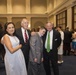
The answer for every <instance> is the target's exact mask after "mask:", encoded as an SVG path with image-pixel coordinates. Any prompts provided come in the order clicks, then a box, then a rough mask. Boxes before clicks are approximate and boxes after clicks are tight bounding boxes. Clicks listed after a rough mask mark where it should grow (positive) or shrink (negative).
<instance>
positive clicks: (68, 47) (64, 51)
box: [63, 43, 71, 55]
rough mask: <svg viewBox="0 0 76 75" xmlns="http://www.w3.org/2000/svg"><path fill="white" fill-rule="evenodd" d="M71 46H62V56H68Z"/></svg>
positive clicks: (65, 44) (66, 44) (67, 44)
mask: <svg viewBox="0 0 76 75" xmlns="http://www.w3.org/2000/svg"><path fill="white" fill-rule="evenodd" d="M70 51H71V46H70V43H64V45H63V55H70Z"/></svg>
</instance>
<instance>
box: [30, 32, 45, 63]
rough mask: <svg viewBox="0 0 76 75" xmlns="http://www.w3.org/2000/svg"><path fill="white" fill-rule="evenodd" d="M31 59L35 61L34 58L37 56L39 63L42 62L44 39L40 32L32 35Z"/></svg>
mask: <svg viewBox="0 0 76 75" xmlns="http://www.w3.org/2000/svg"><path fill="white" fill-rule="evenodd" d="M29 57H30V58H29V61H31V62H34V59H35V58H37V60H38V61H37V63H40V62H41V58H42V57H43V41H42V38H41V37H40V36H39V34H38V33H36V34H35V35H33V36H31V38H30V54H29Z"/></svg>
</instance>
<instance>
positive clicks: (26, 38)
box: [25, 31, 28, 42]
mask: <svg viewBox="0 0 76 75" xmlns="http://www.w3.org/2000/svg"><path fill="white" fill-rule="evenodd" d="M27 40H28V37H27V34H26V31H25V42H27Z"/></svg>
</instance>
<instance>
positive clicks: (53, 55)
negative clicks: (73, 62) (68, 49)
mask: <svg viewBox="0 0 76 75" xmlns="http://www.w3.org/2000/svg"><path fill="white" fill-rule="evenodd" d="M46 29H47V32H46V33H45V35H44V36H43V42H44V46H43V47H44V52H43V55H44V68H45V71H46V75H51V66H50V64H52V68H53V72H54V75H59V69H58V63H57V61H58V49H57V48H58V47H59V45H60V43H61V37H60V33H59V32H58V31H56V30H55V29H53V23H51V22H48V23H47V24H46ZM48 34H49V35H50V40H49V41H48V37H49V36H48ZM48 43H49V44H48ZM48 46H49V48H48Z"/></svg>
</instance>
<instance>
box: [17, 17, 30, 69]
mask: <svg viewBox="0 0 76 75" xmlns="http://www.w3.org/2000/svg"><path fill="white" fill-rule="evenodd" d="M16 35H17V37H18V38H19V40H20V43H21V44H22V52H23V54H24V57H25V62H26V68H28V61H29V50H30V45H29V39H30V31H29V30H28V20H27V18H23V19H22V21H21V28H19V29H17V30H16Z"/></svg>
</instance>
